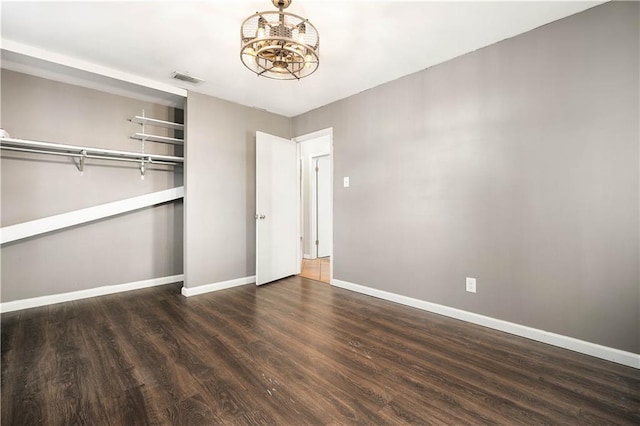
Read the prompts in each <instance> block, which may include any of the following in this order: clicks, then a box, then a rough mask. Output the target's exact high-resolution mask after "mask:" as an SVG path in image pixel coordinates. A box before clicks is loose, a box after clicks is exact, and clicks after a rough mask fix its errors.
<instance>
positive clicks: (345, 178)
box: [342, 176, 349, 188]
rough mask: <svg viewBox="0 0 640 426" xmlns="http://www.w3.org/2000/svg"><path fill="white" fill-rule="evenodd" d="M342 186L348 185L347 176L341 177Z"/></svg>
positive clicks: (346, 186)
mask: <svg viewBox="0 0 640 426" xmlns="http://www.w3.org/2000/svg"><path fill="white" fill-rule="evenodd" d="M342 186H344V187H345V188H348V187H349V176H345V177H343V178H342Z"/></svg>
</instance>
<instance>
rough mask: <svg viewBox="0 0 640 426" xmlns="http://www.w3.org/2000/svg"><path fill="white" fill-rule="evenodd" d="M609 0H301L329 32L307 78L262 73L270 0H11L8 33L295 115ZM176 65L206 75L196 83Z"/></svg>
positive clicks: (295, 7) (6, 11) (299, 7)
mask: <svg viewBox="0 0 640 426" xmlns="http://www.w3.org/2000/svg"><path fill="white" fill-rule="evenodd" d="M600 3H603V1H588V2H585V1H564V2H554V1H538V2H524V1H512V2H507V1H497V2H481V1H472V2H460V1H441V2H434V1H410V2H407V1H404V2H401V1H356V0H344V1H331V0H322V1H318V0H294V1H293V3H292V6H291V7H290V8H289V9H288V11H289V12H291V13H295V14H298V15H302V16H304V17H306V18H308V19H309V20H310V21H311V22H312V23H313V24H314V25H315V26H316V27H317V28H318V31H319V33H320V67H319V69H318V71H316V73H314V74H312V75H311V76H310V77H307V78H305V79H303V80H300V81H295V80H294V81H275V80H270V79H267V78H262V77H257V76H256V75H255V74H253V73H251V72H250V71H249V70H247V69H246V68H245V67H244V66H243V65H242V63H241V61H240V57H239V48H240V40H239V37H240V24H241V22H242V21H243V19H244V18H246V17H248V16H249V15H251V14H253V13H254V12H256V11H263V10H272V9H274V7H273V5H272V4H271V1H270V0H260V1H244V0H225V1H217V0H213V1H211V0H210V1H147V2H131V1H108V2H93V1H92V2H88V1H85V2H50V1H47V2H11V1H4V0H3V1H2V3H1V7H2V10H1V13H2V38H3V40H9V41H13V42H18V43H22V44H25V45H29V46H33V47H36V48H40V49H45V50H47V51H50V52H54V53H56V54H61V55H66V56H68V57H72V58H78V59H81V60H83V61H88V62H91V63H95V64H97V65H100V66H104V67H110V68H112V69H116V70H120V71H124V72H127V73H131V74H135V75H138V76H143V77H145V78H147V79H152V80H156V81H158V82H164V83H169V84H171V85H175V86H179V87H183V88H186V89H188V90H193V91H196V92H201V93H205V94H208V95H211V96H215V97H218V98H222V99H226V100H229V101H232V102H237V103H240V104H243V105H248V106H252V107H256V108H260V109H265V110H268V111H272V112H275V113H278V114H282V115H285V116H288V117H291V116H295V115H298V114H301V113H304V112H306V111H309V110H312V109H314V108H317V107H320V106H322V105H326V104H329V103H331V102H333V101H336V100H338V99H342V98H345V97H347V96H350V95H353V94H356V93H358V92H361V91H363V90H366V89H369V88H371V87H374V86H377V85H379V84H382V83H385V82H387V81H391V80H394V79H397V78H399V77H402V76H404V75H407V74H411V73H413V72H416V71H419V70H422V69H425V68H428V67H430V66H432V65H435V64H438V63H440V62H443V61H446V60H448V59H451V58H454V57H457V56H460V55H463V54H465V53H467V52H471V51H473V50H476V49H479V48H481V47H484V46H487V45H490V44H493V43H495V42H498V41H500V40H504V39H506V38H509V37H513V36H515V35H517V34H520V33H523V32H526V31H529V30H531V29H533V28H536V27H539V26H541V25H544V24H546V23H549V22H552V21H555V20H558V19H561V18H563V17H566V16H569V15H572V14H574V13H578V12H580V11H582V10H585V9H588V8H590V7H593V6H595V5H597V4H600ZM173 71H181V72H188V73H190V74H192V75H193V76H196V77H200V78H203V79H204V80H206V82H205V83H204V84H202V85H199V86H192V85H190V84H188V83H182V84H181V83H180V82H178V81H175V80H172V79H170V78H169V77H170V74H171V73H172V72H173Z"/></svg>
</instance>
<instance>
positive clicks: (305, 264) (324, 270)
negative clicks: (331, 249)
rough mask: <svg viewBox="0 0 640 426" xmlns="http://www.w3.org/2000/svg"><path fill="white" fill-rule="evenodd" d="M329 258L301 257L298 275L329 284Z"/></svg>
mask: <svg viewBox="0 0 640 426" xmlns="http://www.w3.org/2000/svg"><path fill="white" fill-rule="evenodd" d="M330 265H331V258H329V257H318V258H316V259H302V267H301V268H300V269H301V272H300V276H301V277H304V278H310V279H312V280H316V281H321V282H323V283H327V284H329V282H330V279H331V276H330V275H331V272H330V267H331V266H330Z"/></svg>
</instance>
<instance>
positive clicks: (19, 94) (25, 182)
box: [0, 70, 182, 302]
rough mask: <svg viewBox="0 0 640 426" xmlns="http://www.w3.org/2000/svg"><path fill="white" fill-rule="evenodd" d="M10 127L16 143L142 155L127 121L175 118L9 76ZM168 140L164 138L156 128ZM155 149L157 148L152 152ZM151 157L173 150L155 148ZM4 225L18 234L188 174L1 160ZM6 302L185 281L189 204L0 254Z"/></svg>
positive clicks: (5, 107)
mask: <svg viewBox="0 0 640 426" xmlns="http://www.w3.org/2000/svg"><path fill="white" fill-rule="evenodd" d="M1 78H2V117H1V119H2V122H1V125H2V127H3V128H4V129H5V130H7V131H8V132H9V133H10V134H11V136H12V137H15V138H20V139H33V140H40V141H48V142H59V143H67V144H74V145H84V146H96V147H104V148H110V149H121V150H127V151H138V150H139V149H140V142H139V141H134V140H132V139H129V136H130V135H131V134H133V133H135V132H137V131H140V126H139V125H137V124H132V123H130V122H129V121H128V118H131V117H133V116H134V115H140V114H141V112H142V109H144V110H145V112H146V115H147V116H150V117H155V118H159V119H165V120H168V119H169V120H170V119H172V117H173V114H174V110H173V109H171V108H168V107H165V106H158V105H154V104H150V103H146V102H142V101H138V100H135V99H130V98H125V97H121V96H116V95H110V94H106V93H103V92H100V91H96V90H91V89H86V88H81V87H78V86H72V85H69V84H64V83H59V82H54V81H51V80H46V79H42V78H37V77H32V76H28V75H25V74H20V73H16V72H12V71H7V70H2V77H1ZM153 132H155V133H156V134H166V133H163V132H166V130H164V129H155V128H154V129H153ZM152 145H153V146H152ZM146 150H147V152H156V153H165V154H170V153H172V152H173V147H171V146H168V145H162V144H150V143H147V146H146ZM0 164H1V177H2V188H1V189H2V194H1V201H2V207H1V213H2V218H1V224H2V226H8V225H14V224H17V223H22V222H25V221H29V220H34V219H39V218H43V217H47V216H51V215H54V214H59V213H65V212H70V211H74V210H77V209H80V208H84V207H90V206H94V205H99V204H103V203H107V202H111V201H117V200H122V199H126V198H130V197H134V196H136V195H142V194H147V193H150V192H154V191H160V190H163V189H168V188H172V187H174V186H179V185H181V182H182V171H181V169H178V173H175V172H174V170H173V168H167V167H164V168H163V170H150V171H148V172H147V173H146V178H145V180H141V179H140V172H139V170H138V168H137V166H136V165H135V164H128V163H120V162H104V161H103V162H100V161H96V160H87V164H86V166H85V171H84V175H82V176H81V175H80V173H79V172H78V170H77V169H76V167H75V166H74V164H73V163H71V160H70V159H68V158H66V157H56V156H46V155H39V154H22V153H11V152H8V151H2V160H1V163H0ZM1 255H2V260H1V262H2V272H1V278H2V293H1V300H2V302H7V301H12V300H19V299H25V298H30V297H37V296H43V295H51V294H58V293H63V292H68V291H75V290H84V289H88V288H94V287H99V286H103V285H113V284H122V283H128V282H133V281H139V280H145V279H151V278H158V277H163V276H169V275H176V274H180V273H182V202H175V203H168V204H164V205H160V206H156V207H150V208H147V209H143V210H140V211H136V212H131V213H128V214H123V215H120V216H118V217H112V218H107V219H104V220H101V221H98V222H93V223H88V224H83V225H79V226H76V227H73V228H69V229H64V230H60V231H57V232H52V233H49V234H45V235H41V236H37V237H32V238H30V239H27V240H21V241H16V242H14V243H10V244H5V245H3V246H2V251H1Z"/></svg>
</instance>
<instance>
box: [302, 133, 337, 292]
mask: <svg viewBox="0 0 640 426" xmlns="http://www.w3.org/2000/svg"><path fill="white" fill-rule="evenodd" d="M295 140H296V141H297V142H298V146H299V150H298V152H299V154H300V201H301V206H300V223H301V247H300V248H301V252H302V259H301V269H300V270H301V273H300V276H303V277H305V278H310V279H313V280H316V281H321V282H325V283H331V277H332V265H331V263H332V262H331V260H332V254H333V201H332V200H333V196H332V192H333V191H332V184H333V167H332V157H331V154H332V145H333V144H332V129H327V130H324V131H320V132H315V133H312V134H309V135H304V136H301V137H298V138H295Z"/></svg>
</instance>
